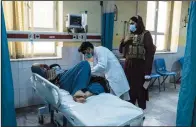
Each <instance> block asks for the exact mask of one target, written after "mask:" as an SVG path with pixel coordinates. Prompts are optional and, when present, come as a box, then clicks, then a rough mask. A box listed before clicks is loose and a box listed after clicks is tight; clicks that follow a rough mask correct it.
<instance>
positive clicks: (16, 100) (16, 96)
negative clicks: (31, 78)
mask: <svg viewBox="0 0 196 127" xmlns="http://www.w3.org/2000/svg"><path fill="white" fill-rule="evenodd" d="M14 105H15V108H19V107H20V89H19V88H16V89H14Z"/></svg>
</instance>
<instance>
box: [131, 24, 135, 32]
mask: <svg viewBox="0 0 196 127" xmlns="http://www.w3.org/2000/svg"><path fill="white" fill-rule="evenodd" d="M129 30H130V31H131V32H135V31H136V26H135V25H134V24H131V25H130V26H129Z"/></svg>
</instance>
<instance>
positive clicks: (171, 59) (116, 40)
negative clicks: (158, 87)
mask: <svg viewBox="0 0 196 127" xmlns="http://www.w3.org/2000/svg"><path fill="white" fill-rule="evenodd" d="M130 2H134V1H130ZM117 3H120V1H119V2H117ZM189 3H190V2H189V1H182V7H181V10H177V11H179V12H181V15H180V26H176V27H178V29H180V30H179V31H180V33H179V36H177V37H179V41H178V45H177V47H178V50H177V52H176V53H171V52H164V53H156V55H155V59H156V58H164V59H165V62H166V66H167V69H168V70H172V71H176V72H177V74H178V75H177V77H178V76H179V75H180V65H179V64H178V63H177V62H176V61H177V60H178V59H179V58H180V57H182V56H183V55H184V51H185V43H186V29H187V28H186V27H183V26H184V22H183V21H184V18H185V16H187V11H188V7H189ZM121 4H122V5H121ZM121 4H119V5H118V16H119V21H115V23H114V24H115V26H114V27H115V28H114V37H113V48H114V49H118V47H119V44H120V40H121V37H122V35H123V23H120V21H121V18H122V19H123V20H124V17H125V18H126V20H127V19H128V18H129V17H130V16H132V15H135V11H133V10H134V9H136V8H135V6H134V4H132V5H133V7H132V8H133V10H131V9H130V8H123V7H124V5H123V4H126V3H121ZM125 6H126V5H125ZM128 11H129V12H130V13H127V12H128ZM146 12H147V1H139V2H138V14H139V15H141V16H142V18H143V21H144V24H145V23H146V22H145V21H146V15H147V14H146ZM129 14H130V15H129ZM122 15H123V16H122ZM114 52H115V53H116V54H118V50H114ZM154 71H155V70H154V66H153V72H154ZM168 81H169V78H168V80H167V82H168Z"/></svg>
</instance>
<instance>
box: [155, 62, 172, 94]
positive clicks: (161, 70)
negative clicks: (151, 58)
mask: <svg viewBox="0 0 196 127" xmlns="http://www.w3.org/2000/svg"><path fill="white" fill-rule="evenodd" d="M155 69H156V72H157V73H158V74H160V75H161V76H163V81H162V83H161V85H162V84H164V91H165V80H166V79H167V77H169V76H173V78H174V87H175V89H176V83H175V81H176V80H175V79H176V72H170V71H167V70H166V65H165V60H164V59H163V58H160V59H156V60H155Z"/></svg>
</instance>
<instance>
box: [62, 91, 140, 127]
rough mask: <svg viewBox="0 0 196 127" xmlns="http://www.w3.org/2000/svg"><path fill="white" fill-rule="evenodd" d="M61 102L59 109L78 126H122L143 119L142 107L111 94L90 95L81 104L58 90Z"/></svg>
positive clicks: (66, 93)
mask: <svg viewBox="0 0 196 127" xmlns="http://www.w3.org/2000/svg"><path fill="white" fill-rule="evenodd" d="M60 94H61V96H62V103H61V106H60V108H59V111H60V112H62V113H63V114H64V115H65V117H67V119H68V120H69V122H71V123H72V124H73V125H78V126H122V125H127V124H128V123H131V122H134V121H136V120H138V121H139V120H140V121H139V122H141V120H142V119H143V111H142V109H140V108H138V107H136V106H134V105H132V104H131V103H129V102H126V101H123V100H121V99H119V98H118V97H116V96H114V95H111V94H106V93H103V94H100V95H97V96H92V97H89V98H88V99H87V101H86V102H85V103H83V104H81V103H77V102H75V101H74V100H73V99H72V96H71V95H70V94H69V93H68V92H66V91H64V90H60Z"/></svg>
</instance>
